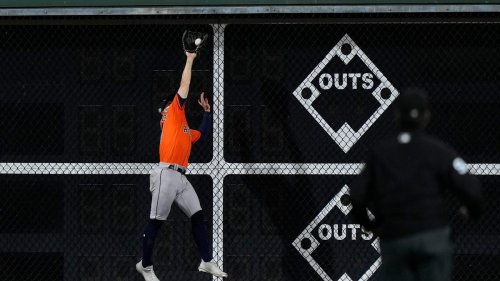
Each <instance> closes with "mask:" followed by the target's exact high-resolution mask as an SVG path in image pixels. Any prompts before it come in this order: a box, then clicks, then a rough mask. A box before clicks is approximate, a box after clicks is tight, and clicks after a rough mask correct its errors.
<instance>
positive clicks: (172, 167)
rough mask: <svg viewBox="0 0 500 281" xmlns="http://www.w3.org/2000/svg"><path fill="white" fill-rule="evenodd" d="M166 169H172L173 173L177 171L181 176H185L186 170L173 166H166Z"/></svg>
mask: <svg viewBox="0 0 500 281" xmlns="http://www.w3.org/2000/svg"><path fill="white" fill-rule="evenodd" d="M167 168H169V169H172V170H174V171H177V172H179V173H181V174H183V175H185V174H186V169H183V168H180V167H178V166H175V165H168V167H167Z"/></svg>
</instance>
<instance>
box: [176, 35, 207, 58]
mask: <svg viewBox="0 0 500 281" xmlns="http://www.w3.org/2000/svg"><path fill="white" fill-rule="evenodd" d="M207 38H208V34H206V33H202V32H195V31H189V30H186V31H184V34H182V48H183V49H184V51H185V52H189V53H198V52H199V51H200V49H201V48H202V47H203V45H204V44H205V42H206V41H207ZM197 40H198V42H196V41H197ZM196 43H198V44H196Z"/></svg>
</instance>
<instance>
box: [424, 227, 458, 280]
mask: <svg viewBox="0 0 500 281" xmlns="http://www.w3.org/2000/svg"><path fill="white" fill-rule="evenodd" d="M418 249H419V254H420V255H419V257H420V258H419V260H418V263H417V266H416V268H415V271H416V274H417V276H418V278H417V280H421V281H449V280H451V272H452V263H453V245H452V242H451V239H450V228H448V227H446V228H442V229H438V230H435V231H430V232H427V233H425V234H424V235H422V236H421V237H420V241H419V245H418Z"/></svg>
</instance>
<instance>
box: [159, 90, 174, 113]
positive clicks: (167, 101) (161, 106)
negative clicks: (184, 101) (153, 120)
mask: <svg viewBox="0 0 500 281" xmlns="http://www.w3.org/2000/svg"><path fill="white" fill-rule="evenodd" d="M176 94H177V93H174V94H170V95H168V96H167V97H166V98H164V99H163V100H161V101H160V102H159V103H158V105H157V108H158V113H159V114H161V112H162V111H163V110H164V109H165V107H167V106H168V105H169V104H170V103H171V102H172V101H173V100H174V98H175V95H176Z"/></svg>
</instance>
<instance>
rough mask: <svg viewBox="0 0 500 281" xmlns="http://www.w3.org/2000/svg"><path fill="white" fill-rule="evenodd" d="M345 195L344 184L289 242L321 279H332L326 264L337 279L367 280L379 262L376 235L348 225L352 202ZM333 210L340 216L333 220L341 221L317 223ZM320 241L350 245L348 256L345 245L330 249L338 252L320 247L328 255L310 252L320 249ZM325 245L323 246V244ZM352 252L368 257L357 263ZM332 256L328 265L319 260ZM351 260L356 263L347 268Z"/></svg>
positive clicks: (354, 225)
mask: <svg viewBox="0 0 500 281" xmlns="http://www.w3.org/2000/svg"><path fill="white" fill-rule="evenodd" d="M348 195H349V187H348V186H347V185H344V186H343V187H342V189H341V190H340V191H339V193H337V194H336V195H335V197H334V198H333V199H332V200H331V201H330V202H329V203H328V204H327V205H326V206H325V207H324V208H323V209H322V210H321V212H320V213H319V214H318V215H317V216H316V217H315V218H314V219H313V221H312V222H311V223H310V224H309V225H308V226H307V227H306V228H305V229H304V230H303V231H302V233H300V235H299V236H298V237H297V238H296V239H295V240H294V241H293V242H292V245H293V246H294V247H295V249H297V251H299V253H300V254H301V255H302V257H304V259H305V260H306V261H307V262H308V263H309V264H310V265H311V267H312V268H313V269H314V271H316V273H318V275H319V276H320V277H321V278H322V279H323V280H324V281H333V280H334V279H333V278H332V274H329V273H327V272H326V271H325V268H326V267H327V266H328V268H334V269H335V270H336V271H337V273H336V274H335V275H336V276H337V277H339V278H338V279H337V280H338V281H353V280H359V281H366V280H369V279H370V277H371V276H372V275H373V274H374V273H375V271H376V270H377V269H378V268H379V266H380V264H381V262H382V258H381V257H380V246H379V238H378V237H374V235H373V233H371V232H365V231H364V230H363V229H361V226H360V225H359V224H352V223H349V222H348V221H347V220H346V217H347V215H348V214H349V212H350V211H351V210H352V205H351V204H350V202H349V200H346V197H348ZM335 211H338V213H339V214H338V215H339V217H343V218H342V219H337V222H341V223H336V224H333V225H331V224H327V223H323V224H321V223H322V222H323V221H330V220H329V219H328V218H331V214H332V213H334V212H335ZM329 215H330V216H329ZM369 215H370V217H373V215H372V214H371V213H370V212H369ZM320 241H323V242H326V241H334V242H333V243H337V244H335V247H334V248H341V247H342V245H346V246H347V245H348V246H351V249H347V250H350V252H352V254H351V257H348V256H349V255H345V254H346V246H344V247H342V249H334V250H335V251H337V252H341V253H340V254H338V255H335V254H332V253H331V252H326V251H325V250H324V249H323V251H322V252H323V253H328V254H324V255H319V254H316V255H313V253H314V252H315V251H317V250H318V251H320V252H321V247H320ZM341 243H344V244H341ZM326 246H327V245H325V246H323V247H326ZM353 246H354V247H355V248H354V247H353ZM360 249H364V250H366V251H365V252H363V253H362V254H361V253H359V250H360ZM355 255H360V256H361V255H363V256H365V257H366V256H370V257H369V258H368V260H367V261H365V262H361V263H360V260H359V259H358V257H356V256H355ZM332 256H338V257H337V258H335V257H334V258H333V263H331V262H330V264H328V265H323V266H322V265H321V263H322V261H321V260H325V259H332ZM353 261H354V262H353ZM324 263H325V262H324V261H323V264H324ZM352 263H356V264H355V265H354V267H356V268H354V269H353V268H351V269H350V270H349V269H348V268H347V267H349V265H352ZM370 263H371V265H369V266H368V268H366V270H365V269H364V268H361V269H360V266H359V265H361V266H363V265H364V264H370ZM351 267H352V266H351ZM328 268H327V269H328ZM348 273H350V274H351V275H349V274H348ZM353 278H354V279H353Z"/></svg>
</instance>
